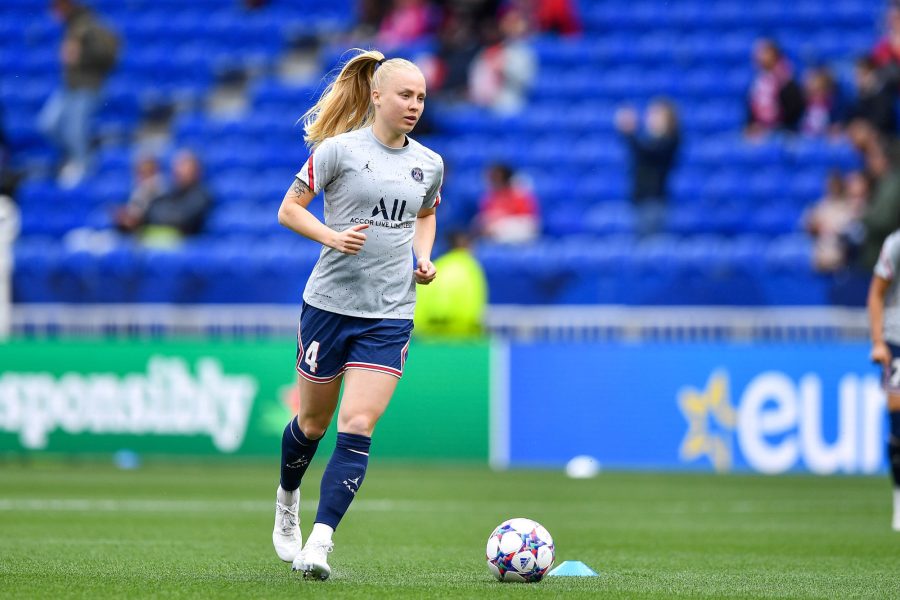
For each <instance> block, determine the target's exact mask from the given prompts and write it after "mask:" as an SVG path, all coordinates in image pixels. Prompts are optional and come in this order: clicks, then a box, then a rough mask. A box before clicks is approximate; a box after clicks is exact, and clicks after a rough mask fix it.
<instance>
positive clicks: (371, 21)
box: [355, 0, 390, 39]
mask: <svg viewBox="0 0 900 600" xmlns="http://www.w3.org/2000/svg"><path fill="white" fill-rule="evenodd" d="M389 8H390V7H389V6H388V3H387V2H384V0H358V2H357V3H356V15H357V19H356V31H355V33H356V36H357V37H361V38H367V39H368V38H374V37H375V34H377V33H378V28H379V26H380V25H381V21H382V20H383V19H384V16H385V15H386V14H387V11H388V9H389Z"/></svg>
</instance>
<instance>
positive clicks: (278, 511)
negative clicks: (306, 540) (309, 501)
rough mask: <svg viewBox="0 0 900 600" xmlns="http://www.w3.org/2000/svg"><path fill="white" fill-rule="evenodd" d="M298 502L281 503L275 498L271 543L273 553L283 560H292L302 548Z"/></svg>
mask: <svg viewBox="0 0 900 600" xmlns="http://www.w3.org/2000/svg"><path fill="white" fill-rule="evenodd" d="M299 508H300V502H299V501H297V502H294V503H293V504H282V503H281V502H279V501H278V500H277V499H276V500H275V529H273V530H272V545H273V546H275V553H276V554H277V555H278V558H280V559H281V560H283V561H284V562H293V560H294V559H295V558H296V557H297V555H298V554H300V550H301V548H303V536H302V535H301V533H300V517H299V516H298V514H297V511H298V510H299Z"/></svg>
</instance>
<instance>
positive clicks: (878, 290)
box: [866, 275, 893, 368]
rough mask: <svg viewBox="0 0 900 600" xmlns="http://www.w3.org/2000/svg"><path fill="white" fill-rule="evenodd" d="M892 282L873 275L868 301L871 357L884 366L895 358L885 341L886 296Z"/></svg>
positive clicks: (873, 360) (887, 365)
mask: <svg viewBox="0 0 900 600" xmlns="http://www.w3.org/2000/svg"><path fill="white" fill-rule="evenodd" d="M890 284H891V282H890V281H888V280H887V279H884V278H883V277H879V276H878V275H875V276H874V277H872V283H871V285H870V286H869V298H868V300H867V302H866V307H867V308H868V313H869V327H870V329H869V331H870V332H871V336H872V351H871V354H870V358H871V360H872V362H875V363H879V364H881V365H882V366H883V367H884V368H888V367H889V365H890V363H891V359H892V358H893V357H892V356H891V349H890V348H888V345H887V343H886V342H885V341H884V298H885V296H886V295H887V290H888V287H889V286H890Z"/></svg>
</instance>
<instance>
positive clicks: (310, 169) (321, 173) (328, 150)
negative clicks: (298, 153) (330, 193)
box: [297, 139, 341, 194]
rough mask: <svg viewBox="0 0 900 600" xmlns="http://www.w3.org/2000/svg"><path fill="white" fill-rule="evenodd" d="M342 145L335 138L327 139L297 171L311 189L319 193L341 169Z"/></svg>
mask: <svg viewBox="0 0 900 600" xmlns="http://www.w3.org/2000/svg"><path fill="white" fill-rule="evenodd" d="M340 151H341V146H340V144H338V143H336V142H335V141H334V140H330V139H328V140H325V141H324V142H322V143H321V144H319V146H318V147H317V148H315V149H314V150H313V151H312V152H310V154H309V158H307V159H306V162H305V163H303V167H302V168H301V169H300V171H299V172H298V173H297V179H299V180H300V181H302V182H303V183H305V184H306V185H307V186H308V187H309V189H310V190H312V191H313V192H314V193H316V194H318V193H319V192H320V191H321V190H322V189H323V188H325V187H327V186H328V184H329V183H331V182H332V181H333V180H334V178H335V177H337V174H338V172H339V171H340V169H339V167H340V162H341V152H340Z"/></svg>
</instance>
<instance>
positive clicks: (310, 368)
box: [297, 302, 413, 383]
mask: <svg viewBox="0 0 900 600" xmlns="http://www.w3.org/2000/svg"><path fill="white" fill-rule="evenodd" d="M412 329H413V322H412V319H367V318H363V317H349V316H347V315H340V314H337V313H333V312H328V311H327V310H321V309H319V308H316V307H314V306H310V305H309V304H307V303H306V302H304V303H303V309H302V310H301V312H300V327H298V328H297V372H298V373H299V374H300V375H301V376H302V377H303V378H305V379H308V380H309V381H312V382H313V383H328V382H329V381H334V380H335V379H337V378H338V377H340V375H341V374H343V372H344V371H346V370H347V369H365V370H368V371H376V372H378V373H387V374H388V375H393V376H394V377H396V378H398V379H399V378H400V377H401V376H402V375H403V365H404V364H405V363H406V356H407V353H408V352H409V338H410V335H411V334H412Z"/></svg>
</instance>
